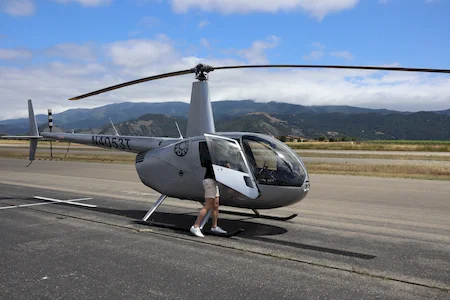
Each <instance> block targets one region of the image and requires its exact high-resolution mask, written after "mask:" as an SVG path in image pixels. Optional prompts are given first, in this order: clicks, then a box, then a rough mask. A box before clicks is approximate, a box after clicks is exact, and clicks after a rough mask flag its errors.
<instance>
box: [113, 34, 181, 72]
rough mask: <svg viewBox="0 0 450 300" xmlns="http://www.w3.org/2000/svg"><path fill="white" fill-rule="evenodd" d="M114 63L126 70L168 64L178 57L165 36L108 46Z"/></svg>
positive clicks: (120, 42)
mask: <svg viewBox="0 0 450 300" xmlns="http://www.w3.org/2000/svg"><path fill="white" fill-rule="evenodd" d="M106 51H107V53H108V55H109V56H110V57H111V59H112V61H113V63H114V64H115V65H117V66H120V67H125V68H142V67H145V66H148V65H152V64H157V63H161V64H162V63H163V62H167V61H169V60H170V59H172V58H174V57H175V56H176V53H175V50H174V49H173V47H172V45H171V42H170V41H168V40H167V39H166V38H165V37H164V36H161V37H159V38H158V39H155V40H148V39H134V40H127V41H119V42H115V43H112V44H109V45H107V46H106Z"/></svg>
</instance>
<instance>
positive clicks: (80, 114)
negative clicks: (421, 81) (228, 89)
mask: <svg viewBox="0 0 450 300" xmlns="http://www.w3.org/2000/svg"><path fill="white" fill-rule="evenodd" d="M212 108H213V114H214V118H215V121H216V122H215V123H216V131H218V132H220V131H249V132H260V133H265V134H271V135H274V136H283V135H284V136H286V135H295V136H302V137H306V138H317V137H318V136H320V135H325V136H351V137H354V138H357V139H361V140H364V139H413V140H414V139H435V140H442V139H443V140H446V139H447V140H448V139H450V131H449V130H450V129H449V128H450V109H448V110H441V111H432V112H414V113H412V112H404V111H394V110H387V109H367V108H360V107H352V106H302V105H296V104H289V103H282V102H268V103H262V102H256V101H253V100H228V101H217V102H212ZM188 111H189V104H188V103H184V102H166V103H134V102H124V103H118V104H110V105H106V106H102V107H97V108H93V109H70V110H67V111H65V112H62V113H58V114H54V115H53V122H54V124H55V125H56V126H58V127H59V128H61V130H64V131H70V130H74V131H75V132H92V133H113V131H112V127H111V125H109V118H111V119H112V120H113V121H114V122H115V124H116V127H117V129H118V130H119V132H120V133H121V134H123V135H146V136H178V131H177V129H176V126H175V122H177V123H178V124H179V126H180V130H181V131H182V133H183V134H184V133H185V130H186V124H187V115H188ZM36 119H37V122H38V124H41V126H40V127H45V126H46V123H47V116H46V115H37V116H36ZM54 129H55V128H54ZM27 132H28V118H20V119H11V120H4V121H0V133H6V134H10V135H14V134H27Z"/></svg>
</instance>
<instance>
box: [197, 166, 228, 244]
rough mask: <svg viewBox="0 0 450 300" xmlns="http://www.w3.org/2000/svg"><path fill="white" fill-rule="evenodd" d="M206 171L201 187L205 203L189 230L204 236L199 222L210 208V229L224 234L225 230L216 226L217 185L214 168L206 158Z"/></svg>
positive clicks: (217, 206)
mask: <svg viewBox="0 0 450 300" xmlns="http://www.w3.org/2000/svg"><path fill="white" fill-rule="evenodd" d="M205 164H206V173H205V177H204V179H203V189H204V190H205V204H204V205H203V208H202V209H201V210H200V212H199V214H198V216H197V220H196V221H195V223H194V225H192V226H191V229H190V232H191V233H192V234H193V235H195V236H197V237H205V236H204V235H203V233H202V231H201V229H200V223H201V222H202V220H203V218H204V217H205V215H206V214H207V212H208V211H209V210H210V209H211V210H212V226H211V231H212V232H215V233H221V234H225V233H227V232H226V231H225V230H223V229H222V228H220V227H219V226H217V220H218V218H219V197H220V193H219V187H218V185H217V182H216V178H215V176H214V170H213V166H212V162H211V159H208V160H206V162H205Z"/></svg>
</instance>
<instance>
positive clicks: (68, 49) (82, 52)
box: [45, 43, 96, 61]
mask: <svg viewBox="0 0 450 300" xmlns="http://www.w3.org/2000/svg"><path fill="white" fill-rule="evenodd" d="M45 52H46V53H47V54H48V55H50V56H61V57H64V58H68V59H73V60H86V61H92V60H95V58H96V57H95V53H94V49H93V45H92V44H83V45H78V44H73V43H67V44H59V45H55V46H53V47H51V48H49V49H47V50H46V51H45Z"/></svg>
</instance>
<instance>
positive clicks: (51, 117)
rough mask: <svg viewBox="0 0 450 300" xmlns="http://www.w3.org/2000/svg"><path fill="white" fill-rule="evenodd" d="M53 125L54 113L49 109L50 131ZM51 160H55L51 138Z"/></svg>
mask: <svg viewBox="0 0 450 300" xmlns="http://www.w3.org/2000/svg"><path fill="white" fill-rule="evenodd" d="M52 127H53V115H52V110H51V109H50V108H49V109H48V128H50V132H52ZM50 160H53V147H52V140H50Z"/></svg>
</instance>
